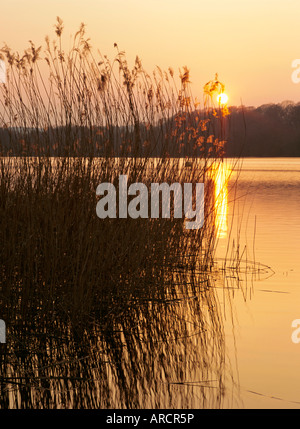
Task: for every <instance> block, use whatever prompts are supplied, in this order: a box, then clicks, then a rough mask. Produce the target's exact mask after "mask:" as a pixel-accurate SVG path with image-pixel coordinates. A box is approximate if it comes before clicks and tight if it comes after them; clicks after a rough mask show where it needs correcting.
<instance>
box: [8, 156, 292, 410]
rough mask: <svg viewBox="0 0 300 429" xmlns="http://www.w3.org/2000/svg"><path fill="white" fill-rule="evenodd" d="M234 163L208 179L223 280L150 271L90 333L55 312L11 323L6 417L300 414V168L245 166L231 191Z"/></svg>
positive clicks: (175, 269)
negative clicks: (84, 411)
mask: <svg viewBox="0 0 300 429" xmlns="http://www.w3.org/2000/svg"><path fill="white" fill-rule="evenodd" d="M183 162H184V160H183ZM232 164H233V160H225V161H224V163H223V164H221V166H223V167H222V168H221V167H219V168H218V170H217V171H214V172H213V173H212V177H213V179H214V182H215V199H216V201H215V207H216V214H215V222H216V226H217V227H218V246H217V252H216V262H217V264H218V266H219V268H221V270H214V269H212V270H211V271H207V270H204V271H203V269H200V270H198V271H197V266H196V269H195V266H192V265H189V259H188V256H187V259H186V260H184V261H183V262H182V260H181V259H179V260H177V259H176V258H175V259H174V263H173V264H171V265H170V266H166V267H164V269H163V270H162V272H160V270H158V269H156V270H155V268H157V267H153V269H154V275H153V276H152V274H151V275H150V276H148V277H147V282H148V281H151V283H150V285H151V288H150V289H149V292H148V290H146V291H144V292H143V291H140V290H139V289H138V290H137V291H134V293H133V295H132V296H130V297H128V296H127V295H126V300H127V301H126V305H125V304H124V306H120V308H122V312H119V311H118V308H119V307H118V305H119V303H118V299H119V300H120V298H118V294H117V293H116V291H115V292H112V293H111V295H112V300H113V302H114V306H112V305H111V304H110V302H111V301H109V300H108V297H110V294H109V295H108V296H106V301H105V300H103V302H102V301H101V303H102V304H101V306H100V307H99V308H100V310H101V311H100V314H98V313H97V317H98V318H96V317H95V319H93V320H94V322H93V323H92V322H91V323H89V324H88V323H86V324H84V326H83V327H84V335H83V334H82V333H81V331H80V330H79V332H77V325H76V329H74V332H75V334H76V335H75V334H74V332H73V328H72V325H70V326H69V325H68V323H66V321H65V319H64V317H58V312H56V308H54V310H53V313H51V314H49V325H47V326H46V328H47V331H44V325H43V323H42V322H43V321H44V315H43V314H41V316H39V313H38V314H37V315H36V314H35V311H33V316H32V320H29V321H26V324H25V325H24V326H23V325H22V324H21V325H18V324H17V323H16V324H15V325H14V323H12V324H11V326H8V332H7V342H8V351H9V353H8V354H7V355H5V354H4V350H6V349H4V348H3V350H2V352H1V354H0V358H1V359H0V379H1V377H4V378H3V380H4V381H3V383H4V389H3V394H2V396H1V395H0V397H1V401H0V408H10V407H11V408H16V407H19V408H22V407H25V408H28V407H29V408H42V407H44V408H47V407H50V408H66V407H67V408H73V407H75V408H76V407H77V408H80V407H81V408H84V407H87V408H90V407H92V408H115V409H118V408H149V409H153V408H165V409H178V408H211V409H215V408H300V343H295V342H293V341H292V333H293V331H295V329H296V328H295V327H294V328H293V327H292V322H293V321H294V320H296V319H300V268H299V255H300V222H299V220H300V219H299V216H300V193H299V189H300V159H299V158H293V159H291V158H280V159H279V158H268V159H267V158H264V159H257V158H252V159H244V160H243V161H242V163H240V162H239V166H238V168H237V169H236V170H233V172H232V174H231V175H230V178H229V181H228V183H227V187H226V186H225V185H224V183H226V179H227V178H228V176H227V174H228V172H229V170H230V168H231V167H232ZM187 168H190V167H187ZM194 168H197V167H195V166H194ZM237 178H238V181H236V179H237ZM83 216H84V214H83ZM25 226H26V225H25ZM42 237H43V236H42ZM189 237H190V236H189ZM191 237H193V235H191ZM91 243H92V244H93V236H91ZM189 249H190V247H189ZM131 250H132V251H134V248H132V249H131ZM179 261H180V263H179ZM224 261H226V263H225V262H224ZM158 275H160V276H161V277H160V280H161V281H160V280H159V278H158ZM142 292H143V293H142ZM150 292H151V293H150ZM114 294H116V296H114ZM120 296H121V299H122V295H120ZM124 296H125V295H124ZM104 297H105V295H104ZM129 298H130V299H129ZM107 303H108V304H107ZM57 308H58V309H59V308H60V307H59V306H58V307H57ZM39 317H40V318H39ZM53 320H55V321H56V322H55V324H53ZM12 322H14V321H12ZM39 323H40V325H39ZM27 325H28V326H27ZM46 328H45V329H46ZM71 328H72V329H71ZM80 333H81V334H80ZM79 334H80V335H79ZM299 337H300V335H299ZM10 350H12V351H13V352H10ZM6 351H7V350H6ZM37 351H38V352H37ZM49 351H51V353H50V352H49ZM10 379H12V384H10V382H9V381H10ZM24 379H25V380H27V381H26V383H23V381H22V380H24ZM18 380H19V381H20V387H19V386H18V383H17V382H16V381H18Z"/></svg>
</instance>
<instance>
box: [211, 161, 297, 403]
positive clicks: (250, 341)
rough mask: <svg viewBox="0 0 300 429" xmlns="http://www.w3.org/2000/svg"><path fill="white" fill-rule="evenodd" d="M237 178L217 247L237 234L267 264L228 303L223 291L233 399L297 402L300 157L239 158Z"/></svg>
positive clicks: (221, 247)
mask: <svg viewBox="0 0 300 429" xmlns="http://www.w3.org/2000/svg"><path fill="white" fill-rule="evenodd" d="M235 178H236V173H234V174H233V175H232V177H231V179H230V181H229V185H228V190H229V193H228V204H227V212H226V220H225V226H224V231H223V232H222V233H221V234H220V238H219V240H220V241H219V250H218V252H219V255H221V256H222V255H224V252H226V248H227V247H226V246H227V243H228V240H231V242H232V240H233V239H235V245H237V237H239V245H240V249H243V248H244V246H246V248H247V255H248V256H247V257H248V258H249V259H252V260H255V261H259V262H260V263H262V264H266V265H267V266H269V267H270V268H271V269H272V271H271V272H270V273H269V274H267V275H265V276H263V278H261V279H257V278H252V279H251V280H250V281H249V282H248V284H247V285H246V286H245V284H244V287H242V288H241V290H240V292H238V291H237V292H236V293H235V294H234V298H233V300H232V308H231V309H230V310H229V309H228V308H227V310H226V305H225V304H226V303H225V301H226V299H224V306H225V312H227V314H230V317H229V316H228V317H226V321H225V325H226V336H225V338H226V340H225V341H226V343H227V350H228V355H229V356H230V359H231V361H232V362H235V363H236V366H235V368H236V377H237V379H238V380H239V386H240V391H239V398H240V401H241V402H238V403H236V404H235V406H236V407H244V408H300V343H299V344H295V343H293V342H292V339H291V334H292V332H293V330H294V328H292V327H291V324H292V321H293V320H294V319H299V318H300V266H299V256H300V192H299V189H300V159H299V158H264V159H258V158H250V159H245V160H243V164H242V171H241V174H240V177H239V182H238V188H237V192H236V194H235V191H234V188H233V187H232V184H233V183H234V180H235ZM233 200H234V201H235V202H234V201H233ZM233 214H234V216H233ZM232 219H234V220H233V221H232ZM223 222H224V219H223ZM226 224H227V225H226ZM238 227H240V230H238ZM248 277H249V276H248ZM241 284H243V283H241ZM243 291H244V292H243ZM221 299H222V298H221ZM227 307H228V306H227ZM232 313H233V316H232V317H231V314H232ZM232 320H233V321H234V323H232Z"/></svg>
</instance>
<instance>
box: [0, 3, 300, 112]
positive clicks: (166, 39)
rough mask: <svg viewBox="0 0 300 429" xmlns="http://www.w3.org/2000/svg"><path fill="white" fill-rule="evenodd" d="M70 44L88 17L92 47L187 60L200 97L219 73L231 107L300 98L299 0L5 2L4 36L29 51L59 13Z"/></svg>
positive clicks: (157, 61)
mask: <svg viewBox="0 0 300 429" xmlns="http://www.w3.org/2000/svg"><path fill="white" fill-rule="evenodd" d="M57 15H58V16H60V17H61V18H62V19H63V20H64V23H65V32H64V37H65V40H66V42H67V44H68V41H69V36H70V35H71V34H74V33H75V32H76V31H77V29H78V27H79V24H80V23H81V22H84V23H85V24H86V25H87V34H88V36H89V37H91V41H92V44H93V46H94V47H95V48H99V49H100V50H101V52H102V53H103V54H107V55H108V56H109V57H110V58H113V56H114V54H115V50H114V48H113V44H114V42H117V43H118V45H119V48H120V50H124V51H126V54H127V57H128V59H129V61H131V60H132V61H134V59H135V56H136V55H139V57H140V58H141V59H142V62H143V65H144V68H145V69H146V70H147V71H148V72H150V71H152V70H153V69H154V68H155V66H156V65H159V66H160V67H161V68H162V69H167V68H168V67H169V66H171V67H172V68H173V69H174V70H175V71H176V70H178V68H179V67H183V66H184V65H187V66H188V68H189V69H190V75H191V81H192V83H193V94H194V96H197V97H198V98H199V99H202V88H203V85H204V84H205V83H206V82H207V81H208V80H210V79H212V78H214V75H215V73H216V72H218V74H219V79H220V80H221V81H222V82H223V83H225V86H226V92H227V93H228V95H229V104H232V105H240V104H241V102H242V103H243V104H244V105H254V106H258V105H260V104H264V103H269V102H275V103H278V102H281V101H284V100H292V101H295V102H298V101H300V83H299V84H295V83H293V82H292V79H291V75H292V71H293V69H292V66H291V64H292V61H293V60H294V59H296V58H300V27H299V17H300V1H299V0H284V1H283V0H282V1H278V0H251V1H248V0H244V1H241V0H213V1H212V0H206V1H204V0H180V1H179V0H147V1H146V0H84V1H82V0H81V1H79V0H72V1H71V0H59V1H58V0H27V1H26V0H9V1H6V2H2V5H1V30H0V31H1V38H0V43H2V42H3V43H4V42H6V43H7V44H8V45H9V46H11V47H12V48H14V49H16V50H19V51H23V49H24V48H27V46H28V40H29V39H31V40H33V41H34V42H35V43H36V45H40V44H42V43H43V41H44V36H45V35H47V34H48V35H49V36H51V35H53V34H54V33H53V31H54V29H53V25H54V23H55V21H56V16H57Z"/></svg>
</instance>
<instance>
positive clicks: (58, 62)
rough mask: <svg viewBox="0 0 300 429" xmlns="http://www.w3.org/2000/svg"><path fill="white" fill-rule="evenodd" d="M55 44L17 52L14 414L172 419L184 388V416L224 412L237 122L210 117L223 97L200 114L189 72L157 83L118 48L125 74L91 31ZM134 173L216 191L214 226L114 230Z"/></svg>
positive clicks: (5, 276)
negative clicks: (113, 199) (226, 275)
mask: <svg viewBox="0 0 300 429" xmlns="http://www.w3.org/2000/svg"><path fill="white" fill-rule="evenodd" d="M55 31H56V39H55V40H54V41H50V40H49V38H48V37H47V38H46V48H45V50H44V51H42V48H41V47H38V48H37V47H35V45H34V44H33V43H32V42H30V47H29V48H28V49H27V50H26V51H25V52H24V54H23V55H20V54H18V53H14V52H12V51H11V50H10V49H9V48H8V47H7V46H4V47H3V49H2V51H1V53H2V55H3V56H4V58H5V60H6V61H7V63H8V76H7V83H6V84H5V85H2V86H1V87H0V126H1V134H0V149H1V155H2V157H1V161H0V162H1V166H0V242H1V248H0V273H1V274H0V304H1V307H0V311H1V313H0V316H1V318H2V319H4V320H5V321H6V324H7V344H2V345H1V347H2V349H3V351H4V352H3V353H1V356H0V371H1V372H0V388H1V402H0V407H1V408H61V407H63V408H66V407H67V408H82V407H86V408H91V407H92V408H97V407H98V408H99V407H126V408H135V407H136V408H137V407H142V406H143V404H148V406H149V407H160V406H164V405H165V406H166V407H172V406H174V403H175V402H174V401H175V396H176V392H177V394H178V386H179V385H180V386H183V388H184V389H185V390H183V391H182V390H181V393H180V395H179V396H178V397H180V398H181V399H180V401H181V402H180V404H179V406H182V407H187V406H191V404H192V405H194V406H199V407H214V406H217V407H219V406H222V398H223V395H224V386H225V382H224V377H225V375H224V374H225V372H224V365H225V363H224V362H225V350H224V338H223V335H224V333H223V325H222V317H221V313H220V312H219V310H218V300H217V297H216V296H215V292H214V288H213V287H211V283H212V281H213V280H212V272H213V271H214V269H215V261H214V252H215V248H216V229H215V223H214V215H215V213H214V192H213V183H212V180H211V179H212V176H211V174H210V172H211V170H212V166H214V168H216V166H218V165H219V164H220V163H222V162H223V156H224V145H225V143H226V117H227V113H228V112H227V111H225V110H223V109H222V108H220V106H219V107H218V106H217V107H214V106H212V104H211V103H210V100H211V98H210V96H211V95H212V93H214V92H215V91H216V90H217V89H218V88H219V84H220V83H219V82H218V81H217V80H216V79H215V81H212V84H211V85H206V87H205V97H206V99H205V104H204V108H202V109H200V108H199V105H198V101H197V100H195V99H194V98H193V96H192V93H191V89H190V76H189V70H188V69H187V68H186V67H184V68H183V70H182V71H180V74H179V79H178V80H176V77H175V73H174V71H173V70H172V69H169V70H168V72H163V71H161V70H160V69H157V70H156V71H155V72H154V73H153V74H152V75H149V74H148V73H146V71H145V70H144V69H143V67H142V63H141V61H140V60H139V58H136V61H135V64H134V67H133V69H130V68H129V66H128V63H127V60H126V57H125V54H124V52H120V51H119V50H118V47H117V46H116V49H117V55H116V57H115V59H114V60H113V61H112V62H111V61H110V60H109V59H108V58H107V57H105V56H102V55H101V54H100V53H98V54H97V57H96V55H95V54H94V52H93V50H92V47H91V45H90V42H89V40H88V39H87V38H86V36H85V27H84V25H81V27H80V29H79V31H78V32H77V33H76V35H75V37H74V41H73V46H72V47H71V49H70V50H69V51H68V52H66V51H65V50H64V47H63V22H62V20H61V19H60V18H58V20H57V24H56V30H55ZM120 174H123V175H124V174H126V175H127V176H128V185H129V184H130V183H134V182H142V183H144V184H146V185H150V183H162V182H166V183H169V184H171V183H174V182H178V183H181V184H183V183H194V184H195V183H200V182H201V183H202V182H203V183H204V186H205V220H204V225H203V227H202V228H200V229H198V230H187V229H185V223H184V220H183V219H175V218H174V217H171V219H162V218H159V219H141V218H138V219H131V218H127V219H118V218H117V219H99V218H98V217H97V215H96V204H97V198H98V197H97V196H96V188H97V186H98V185H99V184H100V183H103V182H110V183H114V184H115V185H116V186H117V178H118V176H119V175H120ZM196 333H197V335H196ZM199 348H200V349H199ZM199 350H201V352H200V355H199ZM187 353H189V356H188V355H187ZM192 375H193V377H194V378H193V380H196V379H197V377H198V381H199V383H198V382H197V383H196V386H193V387H192V391H191V390H189V389H188V391H187V390H186V389H187V385H188V384H189V383H187V380H188V378H189V377H190V376H192ZM195 377H196V378H195ZM212 380H213V381H212ZM193 383H194V381H192V384H193ZM196 391H197V393H196ZM208 391H209V392H210V393H209V394H208V393H207V392H208ZM156 392H161V393H159V394H157V393H156ZM183 392H185V393H183ZM211 392H213V394H211ZM195 404H196V405H195ZM177 405H178V404H177ZM177 405H176V404H175V407H177Z"/></svg>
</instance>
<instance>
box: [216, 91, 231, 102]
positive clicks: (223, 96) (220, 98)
mask: <svg viewBox="0 0 300 429" xmlns="http://www.w3.org/2000/svg"><path fill="white" fill-rule="evenodd" d="M217 101H218V103H219V104H222V105H224V104H227V102H228V95H227V94H225V92H222V93H221V94H219V95H218V96H217Z"/></svg>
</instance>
